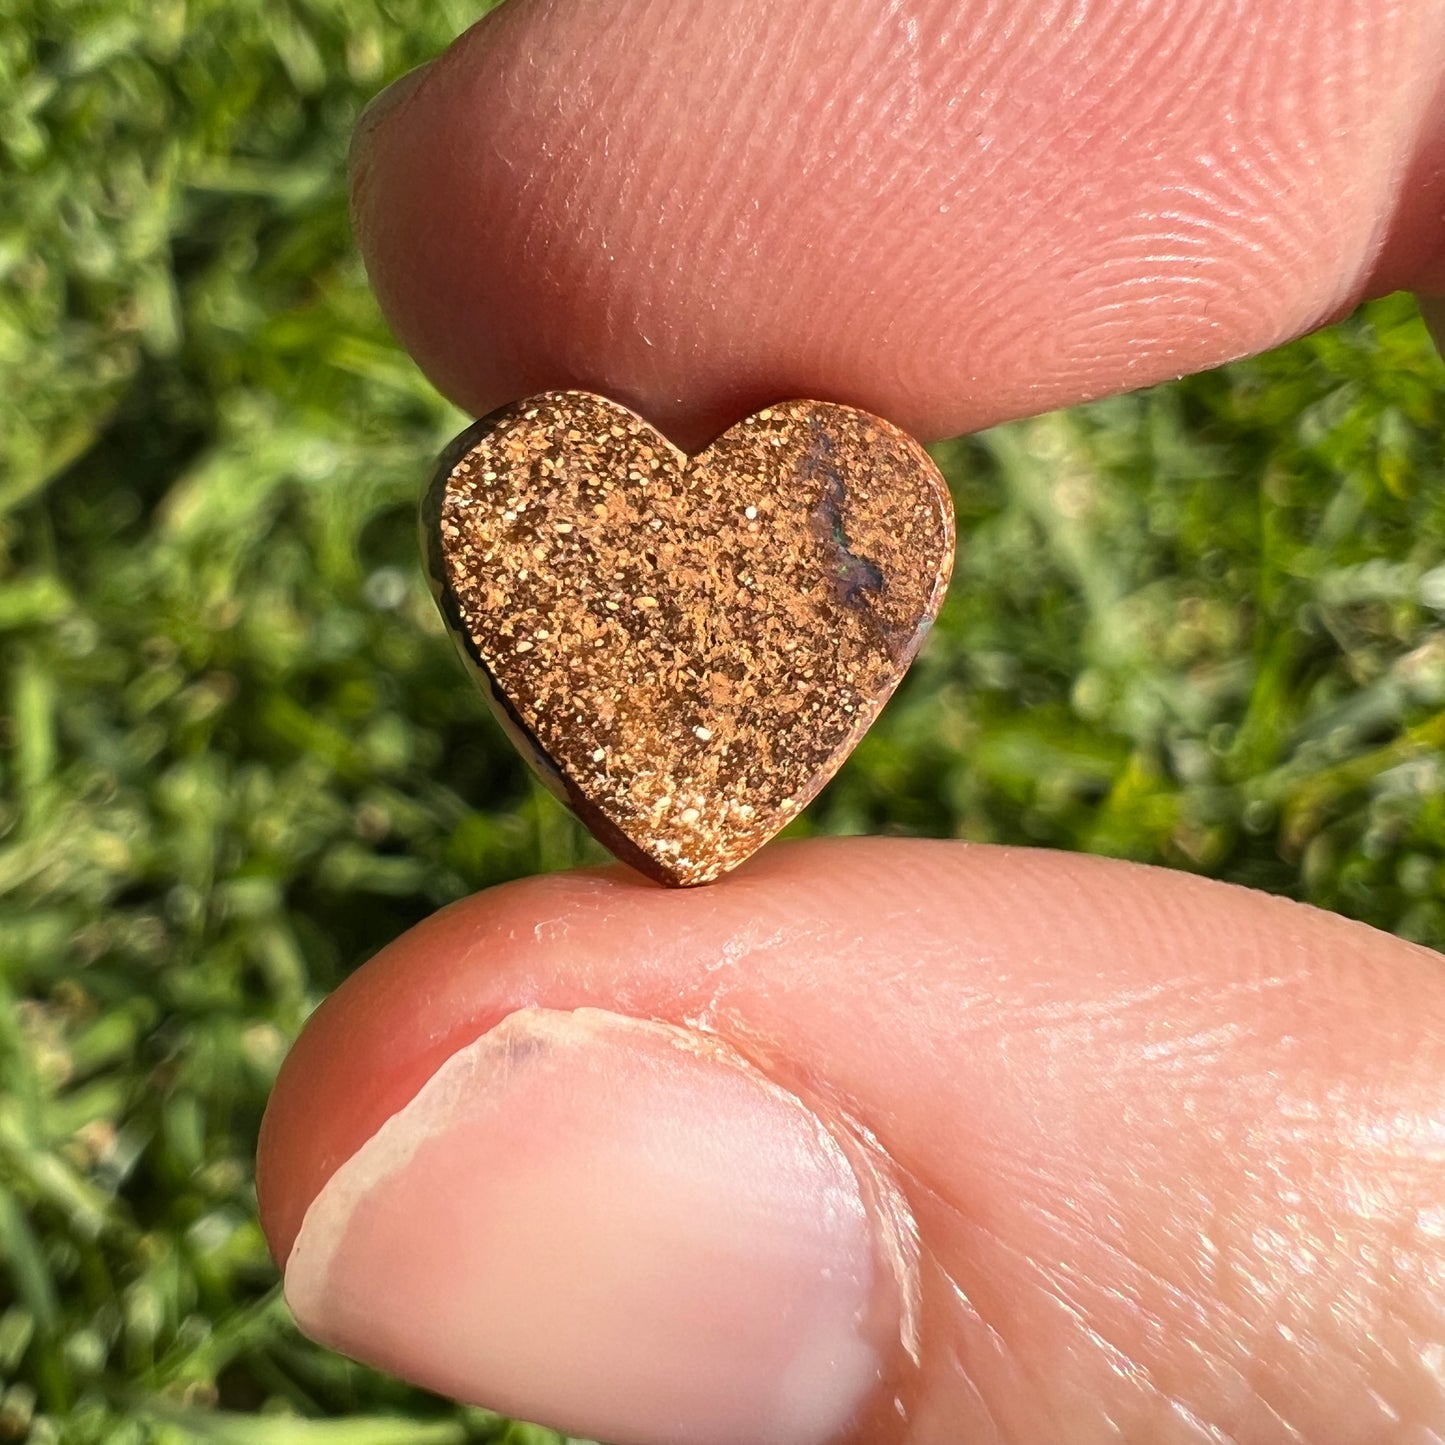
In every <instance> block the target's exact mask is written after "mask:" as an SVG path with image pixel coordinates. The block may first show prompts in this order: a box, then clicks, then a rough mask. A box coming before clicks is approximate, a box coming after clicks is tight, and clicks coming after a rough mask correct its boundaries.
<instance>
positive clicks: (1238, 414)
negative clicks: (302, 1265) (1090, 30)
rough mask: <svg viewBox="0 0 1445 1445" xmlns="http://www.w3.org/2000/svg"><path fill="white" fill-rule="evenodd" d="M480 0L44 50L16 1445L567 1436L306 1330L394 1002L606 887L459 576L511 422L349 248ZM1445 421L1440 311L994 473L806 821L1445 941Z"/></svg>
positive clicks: (4, 1394) (3, 1045)
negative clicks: (1191, 880) (342, 1158)
mask: <svg viewBox="0 0 1445 1445" xmlns="http://www.w3.org/2000/svg"><path fill="white" fill-rule="evenodd" d="M476 9H477V7H476V5H475V4H462V3H459V0H428V3H422V0H392V3H379V0H267V3H263V0H191V3H187V0H11V3H10V4H9V5H7V6H6V7H5V18H0V156H3V160H0V658H3V662H0V676H3V696H0V1440H3V1439H16V1440H30V1441H33V1442H37V1445H43V1442H53V1441H66V1442H71V1441H73V1442H101V1441H104V1442H119V1445H132V1442H146V1441H186V1440H200V1441H218V1442H233V1445H252V1442H254V1445H293V1442H294V1445H306V1442H316V1445H391V1442H402V1441H406V1442H412V1441H415V1442H420V1445H427V1442H436V1445H442V1442H461V1441H467V1440H479V1441H480V1440H500V1439H510V1440H512V1441H514V1442H521V1441H524V1440H535V1441H541V1440H543V1439H551V1438H553V1437H551V1436H547V1435H545V1432H534V1431H528V1430H526V1429H525V1428H523V1427H511V1426H507V1425H506V1424H505V1422H501V1421H498V1420H496V1419H495V1418H493V1417H491V1416H489V1415H486V1414H485V1413H483V1412H478V1411H466V1410H458V1409H456V1408H454V1407H451V1406H448V1405H446V1404H445V1403H443V1402H440V1401H436V1400H433V1399H430V1398H429V1397H426V1396H424V1395H421V1394H419V1393H416V1392H411V1391H408V1390H406V1389H404V1388H402V1387H401V1386H398V1385H396V1384H394V1383H391V1382H388V1381H386V1380H383V1379H381V1378H379V1377H377V1376H375V1375H373V1374H371V1373H369V1372H367V1371H364V1370H362V1369H360V1368H357V1367H355V1366H352V1365H350V1364H348V1363H346V1362H345V1361H342V1360H339V1359H336V1358H333V1357H330V1356H328V1355H327V1354H326V1353H325V1352H323V1351H320V1350H317V1349H315V1348H313V1347H311V1346H310V1345H308V1344H307V1343H306V1342H304V1341H303V1340H301V1339H300V1338H299V1336H298V1335H297V1334H296V1332H295V1330H294V1328H293V1327H292V1325H291V1323H290V1321H289V1318H288V1316H287V1314H286V1312H285V1309H284V1306H283V1305H282V1304H281V1303H280V1301H279V1298H278V1295H277V1292H276V1287H275V1273H274V1271H273V1269H272V1267H271V1265H270V1263H269V1262H268V1260H267V1256H266V1251H265V1248H264V1245H263V1242H262V1239H261V1236H260V1233H259V1231H258V1228H257V1225H256V1222H255V1216H254V1193H253V1187H252V1175H251V1151H252V1148H253V1145H254V1141H255V1136H256V1129H257V1125H258V1122H259V1119H260V1115H261V1110H262V1108H263V1105H264V1102H265V1098H266V1093H267V1089H268V1087H269V1085H270V1083H271V1080H272V1078H273V1076H274V1073H275V1070H276V1067H277V1065H278V1063H279V1060H280V1058H281V1056H282V1054H283V1052H284V1050H285V1048H286V1045H287V1043H288V1041H289V1040H290V1039H291V1037H292V1036H293V1035H294V1034H295V1032H296V1030H297V1028H298V1026H299V1025H300V1023H301V1021H302V1019H303V1018H304V1016H305V1014H306V1011H307V1010H308V1008H310V1007H311V1006H312V1005H313V1004H314V1003H315V1001H316V1000H317V999H318V998H319V997H320V996H322V995H323V994H324V993H325V992H326V991H327V990H328V989H330V988H331V987H333V986H334V985H335V984H336V983H337V981H338V980H339V979H340V978H341V977H342V976H343V975H344V974H345V973H346V972H347V971H348V970H349V969H351V968H353V967H354V966H355V965H356V964H358V963H359V962H361V961H362V960H363V959H364V958H365V957H366V956H367V955H368V954H369V953H371V952H373V951H374V950H376V949H377V948H378V947H380V946H381V945H382V944H384V943H385V942H387V941H388V940H389V939H391V938H392V937H394V936H395V935H396V934H397V933H399V932H401V931H402V930H403V929H404V928H406V927H407V926H408V925H409V924H411V923H413V922H415V921H416V920H417V919H419V918H421V917H422V916H423V915H425V914H427V913H428V912H430V911H431V910H433V909H435V908H436V907H437V906H438V905H439V904H442V903H445V902H446V901H447V900H449V899H452V898H455V897H457V896H458V895H460V894H462V893H465V892H468V891H470V890H473V889H477V888H480V887H483V886H485V885H487V884H491V883H495V882H498V881H501V880H503V879H507V878H514V877H517V876H519V875H523V874H528V873H532V872H536V871H538V870H544V869H553V868H559V867H564V866H567V865H569V864H572V863H574V862H577V861H579V860H582V859H590V858H592V857H594V856H595V850H594V849H593V848H592V846H591V845H590V844H589V843H588V842H587V841H586V840H585V839H584V838H583V837H582V836H581V834H580V833H579V831H578V829H577V828H576V826H575V825H574V824H573V823H572V822H571V821H570V820H569V819H568V818H567V817H566V816H564V815H563V813H562V812H561V811H560V809H559V808H558V807H556V806H555V805H554V804H553V803H552V802H551V800H550V799H548V798H546V797H545V796H543V795H541V794H540V793H539V791H538V789H537V788H535V787H534V786H533V785H532V784H531V783H530V782H529V781H528V779H527V777H526V776H525V774H524V772H523V770H522V768H521V767H520V765H519V764H518V763H517V761H516V760H515V758H514V757H513V755H512V753H511V751H510V749H509V748H508V747H507V746H506V745H505V743H504V742H503V741H502V739H501V738H500V736H499V734H498V732H497V730H496V729H495V728H494V727H493V726H492V725H491V723H490V722H489V721H488V720H487V719H486V718H485V716H484V714H483V709H482V707H481V705H480V703H479V701H478V699H477V698H476V697H475V696H474V695H473V693H472V692H471V690H470V687H469V685H468V684H467V682H466V680H465V678H464V677H463V675H462V674H461V672H460V669H459V667H458V665H457V663H456V661H455V658H454V657H453V656H452V654H451V651H450V648H449V646H448V644H447V643H446V641H445V639H444V638H443V636H442V635H441V632H440V629H439V625H438V623H437V620H436V618H435V616H434V615H433V610H432V605H431V603H430V601H429V599H428V598H427V597H426V595H425V593H424V589H423V586H422V584H421V579H420V573H419V569H418V564H417V559H416V555H415V542H414V536H413V523H412V516H413V507H414V504H415V500H416V497H417V492H418V488H419V486H420V484H421V480H422V478H423V477H424V475H425V474H426V471H427V468H428V465H429V463H430V460H431V458H432V456H433V454H434V453H435V452H436V451H437V450H438V449H439V448H440V446H441V445H442V443H443V442H444V441H445V440H446V439H447V438H448V437H449V436H450V435H451V434H452V432H453V431H455V430H457V429H458V428H459V426H460V425H461V423H462V420H463V419H462V418H461V417H460V416H458V415H457V414H455V413H454V412H452V411H450V410H449V409H448V408H447V407H446V406H445V405H444V404H443V403H441V402H439V401H438V400H437V399H436V397H435V396H434V395H433V394H432V393H431V391H430V390H429V388H428V387H427V386H426V384H425V383H424V382H422V381H421V379H420V378H419V377H418V376H417V374H416V373H415V371H414V370H413V369H412V367H411V366H410V364H409V363H408V362H407V361H406V360H405V359H404V358H403V357H402V356H401V355H400V354H399V353H398V352H397V351H396V349H395V348H394V347H393V345H392V343H391V342H390V340H389V338H388V336H387V334H386V332H385V329H384V328H383V326H382V324H381V322H380V320H379V318H378V316H377V313H376V311H375V308H374V306H373V304H372V302H371V300H370V299H369V297H368V295H367V291H366V288H365V285H364V282H363V276H362V272H361V268H360V265H359V264H358V261H357V258H356V256H355V254H354V252H353V249H352V246H351V243H350V239H349V235H348V228H347V219H346V200H345V191H344V183H343V174H344V155H345V149H346V142H347V132H348V129H349V127H350V125H351V124H352V122H353V120H354V119H355V116H356V114H357V112H358V110H359V108H360V107H361V105H362V104H363V103H364V101H365V100H366V99H367V98H368V97H369V96H370V95H371V94H372V93H374V92H375V91H376V90H377V89H378V88H379V87H380V85H381V84H382V83H383V81H385V80H387V79H389V78H390V77H391V76H393V75H394V74H396V73H398V72H399V71H400V70H402V69H404V68H406V67H408V66H410V65H412V64H414V63H416V62H417V61H419V60H421V59H423V58H425V57H426V56H428V55H430V54H432V53H434V52H435V51H436V50H437V49H439V48H440V47H441V46H442V45H443V44H444V43H445V42H446V41H447V40H448V39H449V38H450V37H451V36H452V35H454V34H455V33H456V32H457V31H459V30H460V29H461V28H463V27H464V26H465V25H466V24H467V23H469V22H470V21H471V20H472V19H473V18H475V13H476ZM1442 430H1445V371H1442V368H1441V366H1440V364H1439V362H1438V361H1436V360H1435V359H1434V356H1433V354H1432V353H1431V351H1430V350H1429V348H1428V344H1427V342H1426V339H1425V336H1424V332H1423V330H1422V328H1421V326H1420V324H1419V322H1418V320H1417V318H1416V316H1415V313H1414V310H1413V308H1412V306H1411V305H1410V304H1408V303H1407V302H1406V301H1404V300H1403V299H1393V300H1390V301H1387V302H1384V303H1381V304H1378V305H1375V306H1373V307H1370V308H1368V309H1367V310H1366V311H1365V312H1364V313H1362V314H1361V315H1359V316H1357V317H1356V318H1354V319H1352V320H1351V321H1349V322H1348V323H1346V324H1345V325H1342V326H1340V327H1337V328H1335V329H1333V330H1331V331H1329V332H1326V333H1324V334H1321V335H1319V336H1316V337H1313V338H1310V339H1308V340H1305V341H1302V342H1300V343H1298V344H1296V345H1294V346H1291V347H1289V348H1287V349H1286V350H1284V351H1281V352H1279V353H1276V354H1274V355H1271V356H1268V357H1266V358H1263V359H1261V360H1258V361H1252V362H1247V363H1243V364H1240V365H1237V366H1234V367H1231V368H1229V369H1227V370H1225V371H1223V372H1220V373H1217V374H1214V375H1211V376H1207V377H1202V378H1198V379H1195V380H1191V381H1186V382H1184V383H1181V384H1179V385H1176V386H1170V387H1164V388H1160V389H1157V390H1154V391H1152V392H1148V393H1146V394H1142V395H1137V396H1132V397H1127V398H1123V399H1120V400H1114V401H1108V402H1104V403H1100V404H1097V405H1094V406H1091V407H1087V408H1083V409H1080V410H1077V411H1074V412H1070V413H1067V414H1061V415H1055V416H1050V417H1046V418H1043V419H1041V420H1038V421H1034V422H1028V423H1024V424H1020V425H1016V426H1011V427H1007V428H1003V429H1000V430H998V431H996V432H993V433H991V434H988V435H985V436H982V437H978V438H974V439H970V440H967V441H963V442H958V443H953V444H949V445H947V446H944V447H942V448H940V449H939V456H940V460H941V461H942V462H943V463H944V465H945V467H946V469H947V471H948V473H949V476H950V479H951V481H952V483H953V485H954V488H955V493H956V497H957V501H958V510H959V522H960V535H961V539H962V545H961V554H960V560H959V565H958V570H957V574H956V577H955V581H954V587H953V592H952V595H951V598H950V600H949V602H948V605H947V609H946V611H945V614H944V617H943V619H942V622H941V624H940V626H939V627H938V629H937V631H936V632H935V634H934V636H933V639H932V641H931V643H930V645H929V647H928V649H927V651H926V654H925V656H924V657H923V659H922V660H921V661H920V663H919V665H918V667H917V668H916V670H915V672H914V674H913V676H912V677H911V678H910V680H909V682H908V683H907V684H906V686H905V688H904V689H903V691H902V692H901V693H900V695H899V697H898V698H897V700H896V701H895V702H894V703H893V705H892V706H891V707H890V708H889V710H888V712H887V713H886V714H885V716H884V718H883V720H882V722H881V723H880V724H879V726H878V727H877V728H876V729H875V730H874V731H873V733H872V734H871V735H870V736H869V738H868V739H867V740H866V741H865V742H864V744H863V745H862V747H860V749H859V750H858V752H857V754H856V755H855V757H854V759H853V761H852V762H851V763H850V764H849V765H848V766H847V768H846V769H845V770H844V772H843V774H842V775H841V776H840V777H839V778H838V780H837V781H836V782H835V783H834V784H833V785H832V786H831V787H830V788H829V790H828V791H827V793H826V794H825V795H824V797H823V799H822V800H821V801H820V802H819V804H818V805H817V806H815V807H814V808H813V810H812V811H811V813H810V814H809V816H808V818H807V819H806V820H805V821H804V825H803V826H804V827H806V828H811V829H816V830H818V831H830V832H856V831H898V832H904V833H922V834H929V835H940V836H957V837H964V838H977V839H1000V840H1008V841H1013V842H1028V843H1039V844H1045V845H1049V846H1054V847H1065V848H1078V849H1088V850H1091V851H1095V852H1102V853H1110V854H1115V855H1119V856H1124V857H1130V858H1138V859H1145V860H1150V861H1153V862H1159V863H1165V864H1169V865H1173V866H1176V867H1183V868H1190V869H1195V870H1198V871H1201V872H1205V873H1208V874H1211V875H1214V876H1217V877H1221V878H1231V879H1236V880H1239V881H1242V882H1246V883H1251V884H1256V885H1259V886H1261V887H1264V888H1269V889H1273V890H1276V891H1278V892H1282V893H1288V894H1291V895H1293V896H1295V897H1299V898H1306V899H1309V900H1312V901H1313V902H1316V903H1319V904H1322V905H1324V906H1326V907H1330V908H1335V909H1339V910H1342V911H1343V912H1345V913H1348V914H1352V915H1354V916H1356V917H1359V918H1363V919H1367V920H1368V921H1369V922H1371V923H1375V924H1378V925H1380V926H1381V927H1384V928H1388V929H1392V930H1394V931H1396V932H1399V933H1401V934H1404V935H1406V936H1408V937H1411V938H1416V939H1421V940H1423V941H1425V942H1427V943H1432V944H1435V945H1437V946H1438V945H1442V944H1445V905H1442V881H1445V867H1442V864H1445V786H1442V785H1445V768H1442V761H1441V747H1442V743H1445V631H1442V627H1441V622H1442V617H1445V486H1442V449H1441V440H1440V438H1441V434H1442ZM559 1364H560V1367H562V1368H565V1362H559Z"/></svg>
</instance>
